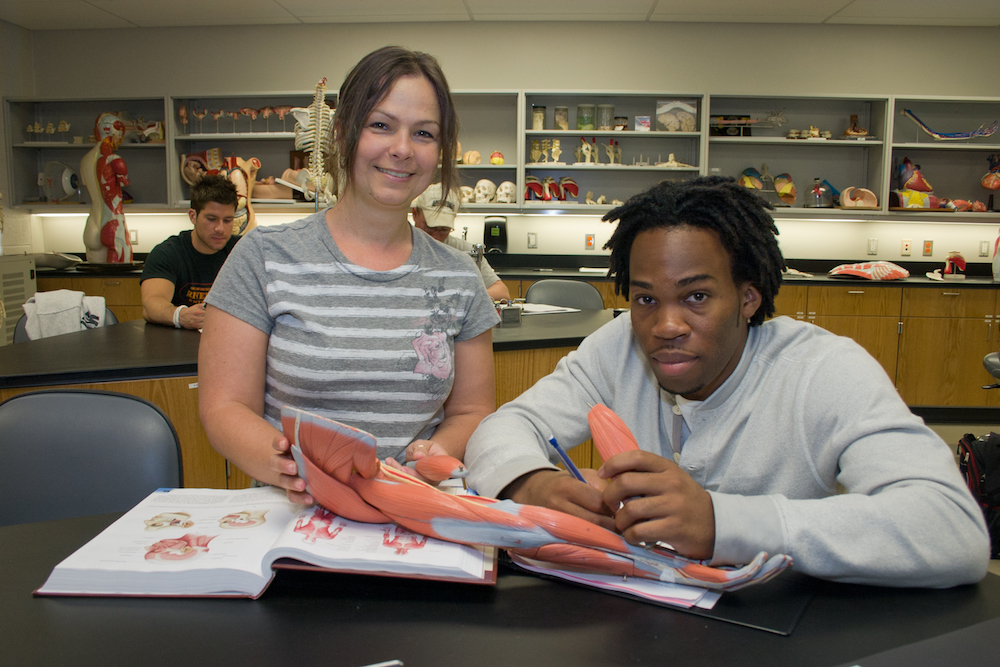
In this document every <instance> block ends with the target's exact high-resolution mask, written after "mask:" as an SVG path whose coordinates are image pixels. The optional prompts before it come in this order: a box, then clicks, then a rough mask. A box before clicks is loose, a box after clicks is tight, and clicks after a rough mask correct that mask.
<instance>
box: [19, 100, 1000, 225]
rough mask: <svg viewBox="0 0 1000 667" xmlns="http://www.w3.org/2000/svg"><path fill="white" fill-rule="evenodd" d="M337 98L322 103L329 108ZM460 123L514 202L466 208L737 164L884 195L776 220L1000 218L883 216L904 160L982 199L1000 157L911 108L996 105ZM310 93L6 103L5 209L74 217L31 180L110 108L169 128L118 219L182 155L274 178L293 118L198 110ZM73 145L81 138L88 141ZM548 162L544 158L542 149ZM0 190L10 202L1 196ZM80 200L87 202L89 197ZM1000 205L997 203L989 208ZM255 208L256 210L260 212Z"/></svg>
mask: <svg viewBox="0 0 1000 667" xmlns="http://www.w3.org/2000/svg"><path fill="white" fill-rule="evenodd" d="M335 97H336V94H335V91H332V92H330V93H329V94H328V96H327V100H328V103H330V104H331V106H332V105H333V102H334V100H335ZM453 97H454V99H455V103H456V107H457V111H458V115H459V124H460V128H459V141H460V142H461V150H462V153H465V152H466V151H470V150H475V151H478V152H479V153H480V155H481V160H482V161H481V163H480V164H478V165H467V164H459V165H458V171H459V175H460V178H461V183H462V185H464V186H468V187H475V185H476V183H477V182H479V181H480V180H482V179H488V180H490V181H492V182H493V184H494V185H499V184H500V183H502V182H504V181H510V182H512V183H514V184H515V188H516V194H517V196H516V200H515V202H514V203H512V204H499V203H496V202H492V203H488V204H476V203H467V204H465V210H467V211H470V212H474V213H497V214H506V213H513V214H516V213H519V212H528V213H532V212H540V211H545V212H556V213H557V212H560V211H565V212H572V213H582V212H592V213H603V212H605V211H606V210H608V208H610V204H606V205H604V206H600V205H597V206H595V205H587V204H585V203H584V201H585V197H586V193H587V192H588V191H590V192H592V193H593V197H594V199H595V200H596V199H597V198H598V197H599V196H601V195H604V196H605V197H606V199H607V201H608V202H610V201H612V200H614V199H619V200H623V201H624V200H627V199H628V198H629V197H630V196H632V195H634V194H636V193H638V192H641V191H642V190H644V189H646V188H648V187H650V186H652V185H654V184H655V183H657V182H659V181H661V180H664V179H677V180H684V179H689V178H693V177H696V176H699V175H708V174H719V175H723V176H732V177H739V175H740V174H741V173H742V172H743V170H744V169H746V168H748V167H754V168H756V169H758V170H759V169H761V167H762V165H763V164H767V165H768V171H769V172H770V173H771V175H772V176H777V175H779V174H782V173H788V174H790V175H791V177H792V180H793V182H794V183H795V185H796V187H797V188H798V190H799V192H800V193H801V192H802V191H803V190H805V189H806V188H808V187H809V186H810V185H811V183H812V181H813V178H815V177H820V178H822V179H826V180H828V181H829V182H830V183H832V184H833V185H834V187H836V188H837V189H839V190H843V189H844V188H846V187H848V186H855V187H865V188H868V189H869V190H872V191H873V192H875V193H876V194H877V195H878V197H879V208H878V209H877V210H865V211H860V210H856V209H843V210H841V209H812V208H803V207H802V204H801V202H802V199H803V198H802V196H801V194H800V197H799V201H798V202H797V204H796V205H794V206H793V207H791V208H779V209H777V211H776V216H777V217H788V216H795V217H818V216H823V217H833V218H838V217H843V218H852V219H853V218H860V219H868V220H871V219H881V220H894V219H898V220H901V219H913V217H914V216H915V215H916V216H919V217H921V218H926V219H932V220H958V221H966V220H969V221H971V220H977V221H989V222H993V221H997V220H1000V211H992V212H987V213H971V212H970V213H965V212H963V213H956V212H951V211H926V212H913V211H906V212H897V211H890V210H889V193H890V191H891V190H892V189H893V188H895V187H898V184H897V183H896V182H895V181H896V174H897V172H898V165H899V163H901V162H902V160H903V158H904V157H909V158H910V159H911V160H912V161H913V162H914V163H915V164H918V165H920V166H921V171H922V173H923V175H924V176H925V177H926V178H927V180H928V181H930V182H931V184H932V185H933V186H934V188H935V194H936V195H937V196H939V197H942V198H943V197H947V198H950V199H967V200H980V201H983V202H986V201H987V199H988V196H989V194H990V191H987V190H984V189H983V188H982V187H981V186H980V185H979V180H980V178H981V177H982V176H983V174H985V173H986V171H987V170H988V168H989V167H988V162H987V157H988V156H990V155H991V154H994V153H996V154H1000V132H998V133H996V134H994V135H992V136H988V137H977V138H974V139H968V140H961V141H941V140H936V139H934V138H932V137H931V136H929V135H927V134H926V133H924V132H923V130H921V129H920V127H918V126H917V124H916V123H914V122H913V121H911V120H910V119H908V118H906V117H905V116H902V115H900V114H901V110H902V109H910V110H911V111H912V112H913V113H914V114H916V115H917V116H918V117H920V119H921V120H923V121H924V122H925V123H926V124H927V125H928V126H930V127H932V128H933V129H934V130H936V131H939V132H967V131H970V130H973V129H975V128H977V127H979V126H980V125H981V124H982V123H984V122H985V123H987V124H989V123H991V122H992V121H993V120H997V119H1000V98H946V97H893V96H855V97H852V96H830V97H819V96H810V97H805V96H766V95H724V94H719V95H715V94H713V95H708V94H691V93H664V92H656V91H644V92H624V91H582V90H581V91H556V92H554V91H538V90H531V91H521V90H459V91H454V92H453ZM312 99H313V91H295V92H280V93H267V92H260V93H248V94H246V95H238V96H237V95H229V96H225V95H219V96H174V97H167V98H139V99H112V100H23V99H9V100H6V101H5V104H4V125H5V128H6V133H7V151H8V164H9V165H10V169H9V172H10V176H9V183H8V184H7V189H8V190H9V192H10V195H9V197H8V199H7V201H9V203H10V205H12V206H19V207H25V208H31V209H43V210H52V209H53V208H58V209H59V210H69V209H70V208H74V210H76V209H81V210H82V209H83V207H82V206H80V205H77V206H76V207H73V206H72V205H65V204H63V205H56V204H40V203H38V202H32V201H29V200H30V199H32V198H37V197H38V196H39V195H40V194H41V193H40V190H39V187H38V185H37V174H38V173H39V172H41V171H42V170H43V169H44V166H45V164H46V163H47V162H50V161H56V162H61V163H63V164H66V165H67V166H69V167H71V168H72V169H74V170H76V171H78V170H79V164H80V159H81V158H82V157H83V155H84V154H85V153H86V152H87V151H88V150H90V149H91V148H92V147H93V145H92V144H88V143H81V144H75V143H72V141H73V137H74V136H84V137H86V136H88V135H90V133H91V132H92V128H93V123H94V119H95V118H96V117H97V115H98V114H99V113H101V112H104V111H108V110H118V111H124V112H125V113H127V114H128V115H129V116H130V117H132V118H136V119H138V118H140V117H142V118H145V119H146V120H164V121H165V122H164V126H165V133H166V142H165V143H159V144H151V143H147V144H138V143H136V144H128V143H125V144H122V146H121V148H120V150H119V152H120V154H121V155H122V156H123V157H124V158H125V161H126V164H127V165H128V169H129V177H130V180H131V182H132V185H131V186H130V187H128V188H127V190H128V192H129V193H131V194H132V195H133V196H134V197H135V203H134V204H131V205H127V206H126V210H129V209H132V210H157V209H160V210H162V209H177V208H186V207H187V201H188V197H189V188H188V186H187V185H186V184H185V183H184V181H183V180H182V179H181V176H180V164H181V156H183V155H184V154H188V153H192V152H201V151H204V150H207V149H211V148H221V149H222V153H223V156H238V157H241V158H244V159H248V158H251V157H256V158H258V159H259V160H260V161H261V165H262V166H261V170H260V172H259V173H258V178H266V177H268V176H281V174H282V172H283V171H284V170H285V169H286V168H288V167H289V166H291V158H290V156H289V153H290V152H291V151H293V150H294V133H293V128H294V126H295V121H294V118H293V117H292V116H291V114H288V115H287V116H286V117H285V120H284V123H282V122H281V120H280V119H279V118H278V116H277V115H276V114H275V115H272V116H271V117H270V118H269V119H264V118H263V117H262V116H258V117H257V118H256V119H252V118H251V117H250V116H245V115H240V116H238V117H237V118H236V119H235V120H234V119H233V118H232V117H231V116H223V117H221V118H220V119H219V120H218V121H216V120H214V119H213V118H212V117H211V115H206V116H205V117H204V118H203V119H201V120H200V121H199V120H198V119H197V118H196V117H195V115H194V111H195V110H199V111H200V110H202V109H208V110H209V111H210V112H211V111H216V112H217V111H219V110H220V109H225V110H227V111H236V112H239V110H240V109H242V108H252V109H258V110H259V109H260V108H263V107H275V106H282V105H285V106H289V107H294V106H299V107H304V106H308V105H309V104H310V103H311V101H312ZM664 100H683V101H686V102H688V103H690V104H692V105H694V106H695V107H696V109H697V119H696V124H695V128H696V129H695V131H676V132H664V131H656V130H655V123H656V105H657V102H659V101H664ZM582 104H593V105H595V106H596V105H601V104H610V105H613V106H614V116H616V117H621V116H624V117H626V118H627V119H628V123H627V128H628V129H625V130H617V131H616V130H577V129H573V128H575V127H576V120H577V119H576V113H577V107H578V106H579V105H582ZM181 105H184V106H185V107H186V109H187V111H188V116H187V117H188V123H187V125H183V124H182V123H181V122H180V118H179V116H178V110H179V108H180V106H181ZM534 106H544V107H545V108H546V109H545V120H544V124H543V128H544V129H540V130H536V129H532V107H534ZM557 106H564V107H567V109H568V116H567V121H568V124H569V128H570V129H567V130H561V129H555V127H554V125H555V123H554V118H553V116H554V110H555V107H557ZM775 112H781V113H782V114H783V116H784V118H785V119H786V120H787V122H784V123H783V124H782V125H780V126H774V127H764V126H763V124H762V123H755V124H752V125H750V126H749V135H748V136H745V135H744V134H743V133H742V132H741V133H740V134H739V135H738V136H715V135H714V134H713V133H712V132H711V129H710V128H711V118H712V117H713V116H748V117H750V118H752V119H761V118H766V117H767V116H768V115H769V114H772V113H775ZM851 115H857V116H858V120H859V124H860V125H862V126H863V127H865V128H866V129H867V130H868V138H866V139H865V140H856V139H844V138H842V137H843V132H844V130H845V129H846V128H847V127H848V125H849V123H850V117H851ZM636 116H650V120H651V124H652V126H653V128H654V129H653V130H652V131H648V132H646V131H636V130H635V129H634V128H635V117H636ZM60 120H66V121H68V122H69V123H70V124H71V129H70V132H68V133H66V136H65V137H61V136H60V135H58V134H57V135H56V136H55V140H52V141H50V140H48V135H47V136H46V137H45V138H44V139H43V140H41V141H36V140H35V139H36V136H35V135H34V134H28V133H27V132H25V128H26V127H27V125H28V124H29V123H31V124H34V123H35V122H39V123H41V124H42V125H43V126H44V125H46V124H47V123H49V122H51V123H54V124H55V125H58V122H59V121H60ZM810 126H815V127H817V128H819V129H820V130H826V131H829V132H831V133H832V135H833V136H832V138H830V139H826V140H802V139H798V140H795V139H787V138H786V135H787V134H788V131H789V130H791V129H798V130H800V131H806V130H808V129H809V127H810ZM581 138H582V139H585V140H586V141H587V142H588V143H591V142H593V141H594V140H596V142H597V145H598V148H599V153H600V155H599V160H600V162H599V163H598V164H591V165H586V164H575V163H576V162H577V159H576V156H575V155H574V150H575V148H576V147H577V146H578V145H579V143H580V140H581ZM546 139H548V140H555V139H558V140H559V141H560V143H561V149H562V154H561V156H560V161H561V162H562V164H551V163H545V162H541V163H537V162H533V161H532V157H531V149H532V142H533V141H541V140H546ZM612 140H613V141H615V142H616V143H618V144H619V145H620V146H621V151H622V163H623V164H621V165H610V164H609V163H608V156H607V152H606V150H605V149H604V148H603V146H604V145H606V144H607V143H609V142H610V141H612ZM82 141H84V142H86V139H83V140H82ZM494 151H499V152H500V153H502V154H503V157H504V164H502V165H494V164H490V155H491V154H492V153H493V152H494ZM671 154H673V155H674V159H675V160H676V161H677V162H680V163H685V164H688V165H691V166H689V167H658V166H656V164H657V163H662V162H666V161H668V160H669V156H670V155H671ZM549 160H552V158H551V154H550V156H549ZM529 176H533V177H535V178H538V179H539V180H540V181H542V180H544V179H545V178H547V177H549V178H552V179H554V180H555V181H556V182H558V181H559V180H560V179H561V178H564V177H569V178H572V179H573V180H574V181H575V182H576V184H577V186H578V188H579V195H578V196H577V197H570V198H569V199H568V200H565V201H555V200H552V201H537V200H535V199H526V198H525V195H526V179H527V177H529ZM5 194H6V193H5ZM82 194H83V202H84V203H87V202H88V199H89V197H88V194H87V192H86V190H83V191H82ZM256 205H257V206H261V207H262V209H263V210H267V209H270V210H287V209H291V210H298V209H303V210H306V209H311V208H312V207H313V204H311V203H308V202H304V203H291V202H290V203H288V204H283V203H279V204H260V203H257V204H256ZM995 206H996V208H997V209H1000V201H998V202H996V204H995ZM259 210H261V209H259Z"/></svg>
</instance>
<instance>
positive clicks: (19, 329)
mask: <svg viewBox="0 0 1000 667" xmlns="http://www.w3.org/2000/svg"><path fill="white" fill-rule="evenodd" d="M27 321H28V316H27V314H25V315H21V319H19V320H18V321H17V324H15V325H14V339H13V341H12V342H14V343H26V342H28V341H29V340H31V339H30V338H28V332H27V331H25V329H24V326H25V322H27ZM112 324H118V318H117V317H115V314H114V313H113V312H111V309H110V308H105V309H104V324H103V325H102V326H106V327H107V326H111V325H112Z"/></svg>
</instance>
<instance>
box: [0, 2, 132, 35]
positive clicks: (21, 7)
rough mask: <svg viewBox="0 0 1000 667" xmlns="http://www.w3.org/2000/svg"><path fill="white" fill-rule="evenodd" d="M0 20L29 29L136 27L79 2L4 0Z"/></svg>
mask: <svg viewBox="0 0 1000 667" xmlns="http://www.w3.org/2000/svg"><path fill="white" fill-rule="evenodd" d="M0 21H6V22H7V23H13V24H14V25H19V26H21V27H22V28H27V29H28V30H70V29H77V30H80V29H83V30H88V29H100V28H133V27H135V26H134V25H132V24H130V23H129V22H128V21H125V20H122V19H120V18H118V17H116V16H113V15H111V14H108V13H107V12H105V11H103V10H101V9H98V8H96V7H94V6H93V5H89V4H87V3H85V2H80V0H44V1H41V2H40V1H39V0H3V1H2V2H0Z"/></svg>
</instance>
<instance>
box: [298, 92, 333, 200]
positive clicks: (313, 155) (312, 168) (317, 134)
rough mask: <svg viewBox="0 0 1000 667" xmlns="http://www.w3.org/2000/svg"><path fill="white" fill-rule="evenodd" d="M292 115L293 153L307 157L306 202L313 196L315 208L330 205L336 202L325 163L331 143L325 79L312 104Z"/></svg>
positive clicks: (331, 124)
mask: <svg viewBox="0 0 1000 667" xmlns="http://www.w3.org/2000/svg"><path fill="white" fill-rule="evenodd" d="M292 115H293V116H295V120H296V123H295V149H296V150H300V151H305V152H307V153H309V166H308V168H307V170H308V172H309V177H308V180H307V181H306V183H307V184H311V185H312V187H313V191H312V192H310V190H309V188H308V187H307V188H305V196H306V199H309V200H312V198H313V196H315V197H316V201H317V206H319V204H320V203H322V204H323V205H324V206H327V205H330V204H332V203H333V202H334V201H335V197H334V195H333V176H331V175H330V174H328V173H326V170H325V168H324V159H325V157H326V155H327V154H328V153H329V150H330V145H331V144H332V141H333V110H332V109H330V107H328V106H327V105H326V77H323V78H322V79H320V81H319V83H317V84H316V93H315V95H314V96H313V101H312V104H310V105H309V107H308V108H305V109H303V108H295V109H292ZM314 193H315V194H314Z"/></svg>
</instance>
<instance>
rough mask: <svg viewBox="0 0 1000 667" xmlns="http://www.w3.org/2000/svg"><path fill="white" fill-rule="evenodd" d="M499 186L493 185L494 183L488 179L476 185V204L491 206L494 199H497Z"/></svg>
mask: <svg viewBox="0 0 1000 667" xmlns="http://www.w3.org/2000/svg"><path fill="white" fill-rule="evenodd" d="M496 194H497V186H496V185H494V184H493V181H491V180H489V179H488V178H484V179H482V180H481V181H479V182H478V183H476V203H477V204H489V203H490V202H492V201H493V200H494V199H496Z"/></svg>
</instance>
